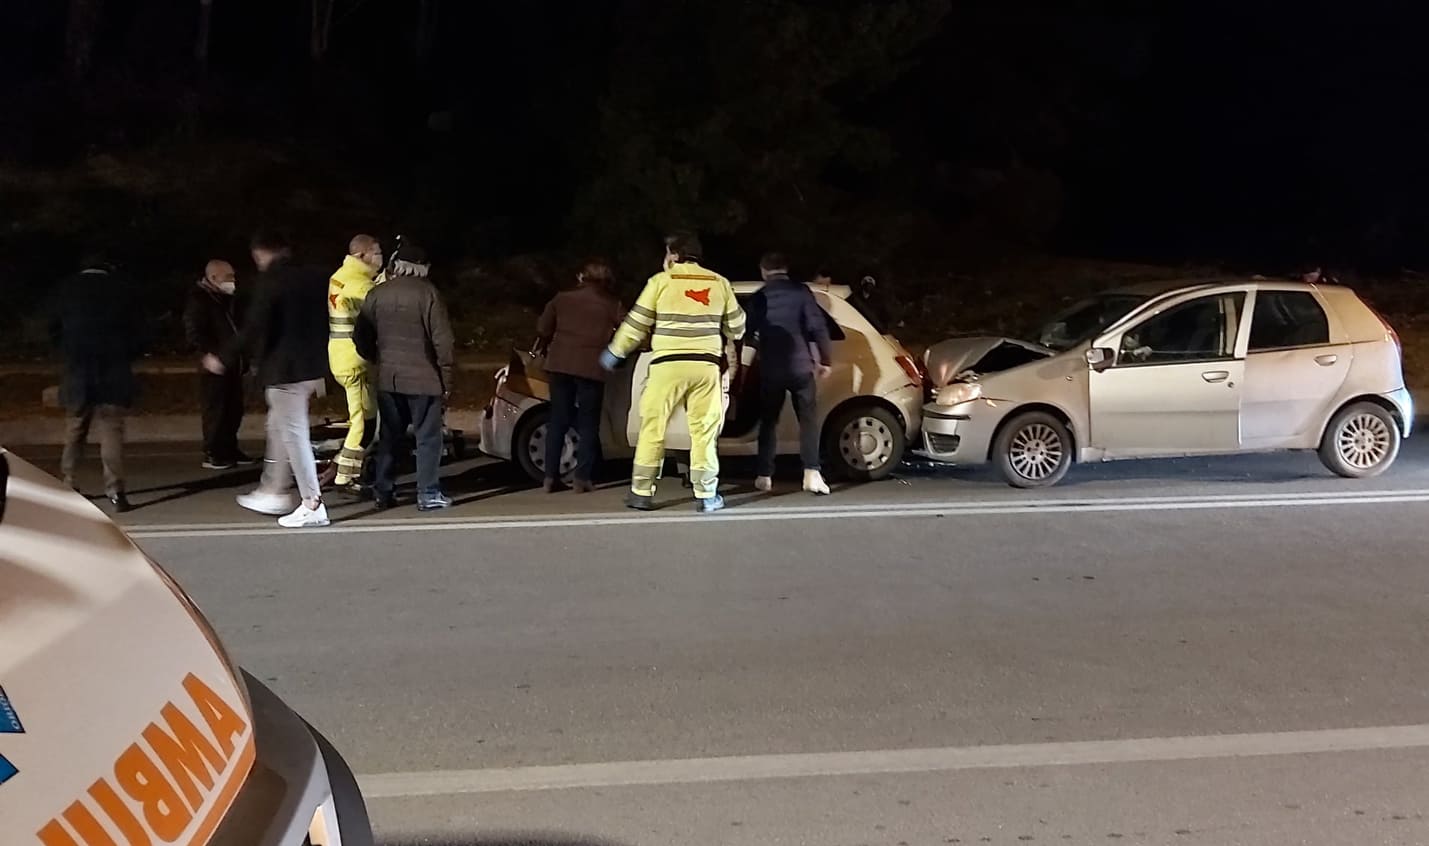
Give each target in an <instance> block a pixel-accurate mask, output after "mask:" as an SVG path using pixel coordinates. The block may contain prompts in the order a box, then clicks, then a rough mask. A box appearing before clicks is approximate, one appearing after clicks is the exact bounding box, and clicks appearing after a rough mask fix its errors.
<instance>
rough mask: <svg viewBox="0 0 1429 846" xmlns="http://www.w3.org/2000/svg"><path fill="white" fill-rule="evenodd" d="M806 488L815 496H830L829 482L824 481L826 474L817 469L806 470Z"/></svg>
mask: <svg viewBox="0 0 1429 846" xmlns="http://www.w3.org/2000/svg"><path fill="white" fill-rule="evenodd" d="M804 490H806V491H808V492H809V493H811V494H813V495H815V496H828V495H829V493H830V491H829V483H828V482H825V481H824V474H823V473H820V472H819V471H817V470H805V471H804Z"/></svg>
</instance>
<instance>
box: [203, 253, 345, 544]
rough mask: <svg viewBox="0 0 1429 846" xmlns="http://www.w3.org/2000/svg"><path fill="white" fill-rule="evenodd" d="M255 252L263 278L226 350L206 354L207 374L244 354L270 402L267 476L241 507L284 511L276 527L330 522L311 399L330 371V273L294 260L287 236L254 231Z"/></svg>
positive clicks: (243, 498)
mask: <svg viewBox="0 0 1429 846" xmlns="http://www.w3.org/2000/svg"><path fill="white" fill-rule="evenodd" d="M252 252H253V263H254V265H256V266H257V268H258V272H259V276H258V279H257V281H256V283H255V285H254V288H255V290H254V293H253V299H252V301H251V303H250V304H249V307H248V310H247V313H246V316H245V318H244V321H243V323H242V324H241V325H240V327H239V331H238V334H237V335H235V336H234V338H233V342H232V343H231V344H230V345H229V347H228V349H227V350H226V351H225V355H223V356H214V355H209V356H206V357H205V358H204V367H205V368H206V369H207V370H208V371H209V372H210V373H214V374H222V373H225V372H227V367H226V366H225V365H224V362H223V360H224V359H227V360H229V361H233V360H236V359H239V358H241V357H242V356H243V355H244V353H245V351H246V352H247V354H248V356H249V357H250V358H251V360H252V361H253V362H254V365H255V366H256V368H257V370H258V378H259V381H260V383H261V384H262V385H263V388H264V396H265V398H266V399H267V401H268V422H267V429H268V432H267V434H268V445H267V454H266V456H265V457H264V463H263V479H262V481H261V482H259V484H258V489H257V490H255V491H253V492H252V493H249V494H244V495H243V496H240V497H239V498H238V504H239V505H241V506H243V507H244V508H247V509H248V510H250V511H256V512H258V513H259V514H267V515H270V516H278V515H283V516H281V517H280V519H279V520H278V525H280V526H283V527H284V528H288V529H300V528H307V527H316V526H326V525H328V522H329V521H328V516H327V506H325V505H323V501H322V492H321V489H320V488H319V486H318V472H317V459H316V458H315V457H314V456H313V442H312V435H311V422H310V421H309V419H308V404H309V402H310V401H311V399H312V397H313V396H315V395H318V394H320V393H321V392H322V391H323V387H324V383H323V379H324V377H325V376H326V375H327V335H328V326H327V276H326V275H324V274H322V273H320V272H317V271H313V270H309V269H307V268H303V267H299V266H298V265H296V264H294V263H293V261H292V249H291V247H290V246H289V244H288V241H287V240H286V239H284V238H283V237H281V236H279V235H275V234H269V233H264V234H260V235H257V236H255V237H254V239H253V245H252ZM295 478H296V480H297V483H298V493H299V494H301V496H302V501H301V502H298V503H296V506H297V507H296V508H294V504H295V503H294V502H293V498H292V495H291V494H290V493H289V492H288V488H289V486H290V485H291V484H292V482H293V480H294V479H295ZM290 511H291V513H289V512H290Z"/></svg>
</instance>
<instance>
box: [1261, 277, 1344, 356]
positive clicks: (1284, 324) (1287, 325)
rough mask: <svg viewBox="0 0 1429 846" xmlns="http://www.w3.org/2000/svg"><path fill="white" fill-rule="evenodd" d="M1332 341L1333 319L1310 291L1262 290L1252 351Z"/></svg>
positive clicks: (1323, 343)
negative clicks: (1331, 320) (1326, 313)
mask: <svg viewBox="0 0 1429 846" xmlns="http://www.w3.org/2000/svg"><path fill="white" fill-rule="evenodd" d="M1329 343H1330V319H1329V318H1328V317H1327V316H1326V315H1325V310H1324V309H1323V308H1321V307H1320V303H1319V301H1318V300H1316V299H1315V297H1314V295H1313V294H1311V293H1309V292H1308V291H1259V292H1257V293H1256V295H1255V316H1254V317H1253V318H1251V324H1250V351H1251V352H1256V351H1259V350H1276V349H1285V348H1287V347H1319V346H1325V345H1327V344H1329Z"/></svg>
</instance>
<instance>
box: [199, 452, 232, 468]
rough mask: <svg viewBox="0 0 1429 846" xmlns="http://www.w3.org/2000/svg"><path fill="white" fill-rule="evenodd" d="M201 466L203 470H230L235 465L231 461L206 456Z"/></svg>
mask: <svg viewBox="0 0 1429 846" xmlns="http://www.w3.org/2000/svg"><path fill="white" fill-rule="evenodd" d="M202 466H203V469H205V470H232V469H233V468H234V467H235V466H237V464H236V463H235V462H232V461H225V460H223V459H221V458H214V457H213V456H211V455H206V456H204V459H203V465H202Z"/></svg>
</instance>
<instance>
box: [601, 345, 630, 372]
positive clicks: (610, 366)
mask: <svg viewBox="0 0 1429 846" xmlns="http://www.w3.org/2000/svg"><path fill="white" fill-rule="evenodd" d="M624 360H625V359H623V358H621V357H620V356H618V355H616V354H615V353H613V352H611V351H610V350H608V349H605V350H601V351H600V369H601V370H604V371H605V372H607V373H610V372H612V371H614V370H615V368H617V367H619V366H620V362H622V361H624Z"/></svg>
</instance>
